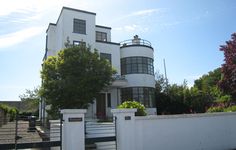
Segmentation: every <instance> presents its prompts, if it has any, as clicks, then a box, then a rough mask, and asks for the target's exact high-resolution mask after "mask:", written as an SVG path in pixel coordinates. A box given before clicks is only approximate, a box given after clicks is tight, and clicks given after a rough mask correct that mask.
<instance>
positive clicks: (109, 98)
mask: <svg viewBox="0 0 236 150" xmlns="http://www.w3.org/2000/svg"><path fill="white" fill-rule="evenodd" d="M107 107H111V93H107Z"/></svg>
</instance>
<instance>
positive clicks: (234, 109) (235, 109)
mask: <svg viewBox="0 0 236 150" xmlns="http://www.w3.org/2000/svg"><path fill="white" fill-rule="evenodd" d="M224 112H236V106H231V107H228V108H225V110H224Z"/></svg>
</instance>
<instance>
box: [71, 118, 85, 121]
mask: <svg viewBox="0 0 236 150" xmlns="http://www.w3.org/2000/svg"><path fill="white" fill-rule="evenodd" d="M68 121H69V122H81V121H83V118H69V119H68Z"/></svg>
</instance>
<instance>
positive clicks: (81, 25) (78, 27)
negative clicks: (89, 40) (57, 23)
mask: <svg viewBox="0 0 236 150" xmlns="http://www.w3.org/2000/svg"><path fill="white" fill-rule="evenodd" d="M73 33H79V34H86V20H82V19H77V18H74V19H73Z"/></svg>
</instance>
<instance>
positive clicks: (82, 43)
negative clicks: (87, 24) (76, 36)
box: [73, 41, 86, 46]
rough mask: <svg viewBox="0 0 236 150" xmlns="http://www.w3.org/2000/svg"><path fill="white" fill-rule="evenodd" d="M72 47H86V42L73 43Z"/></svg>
mask: <svg viewBox="0 0 236 150" xmlns="http://www.w3.org/2000/svg"><path fill="white" fill-rule="evenodd" d="M73 45H74V46H79V45H83V46H86V42H83V41H73Z"/></svg>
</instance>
